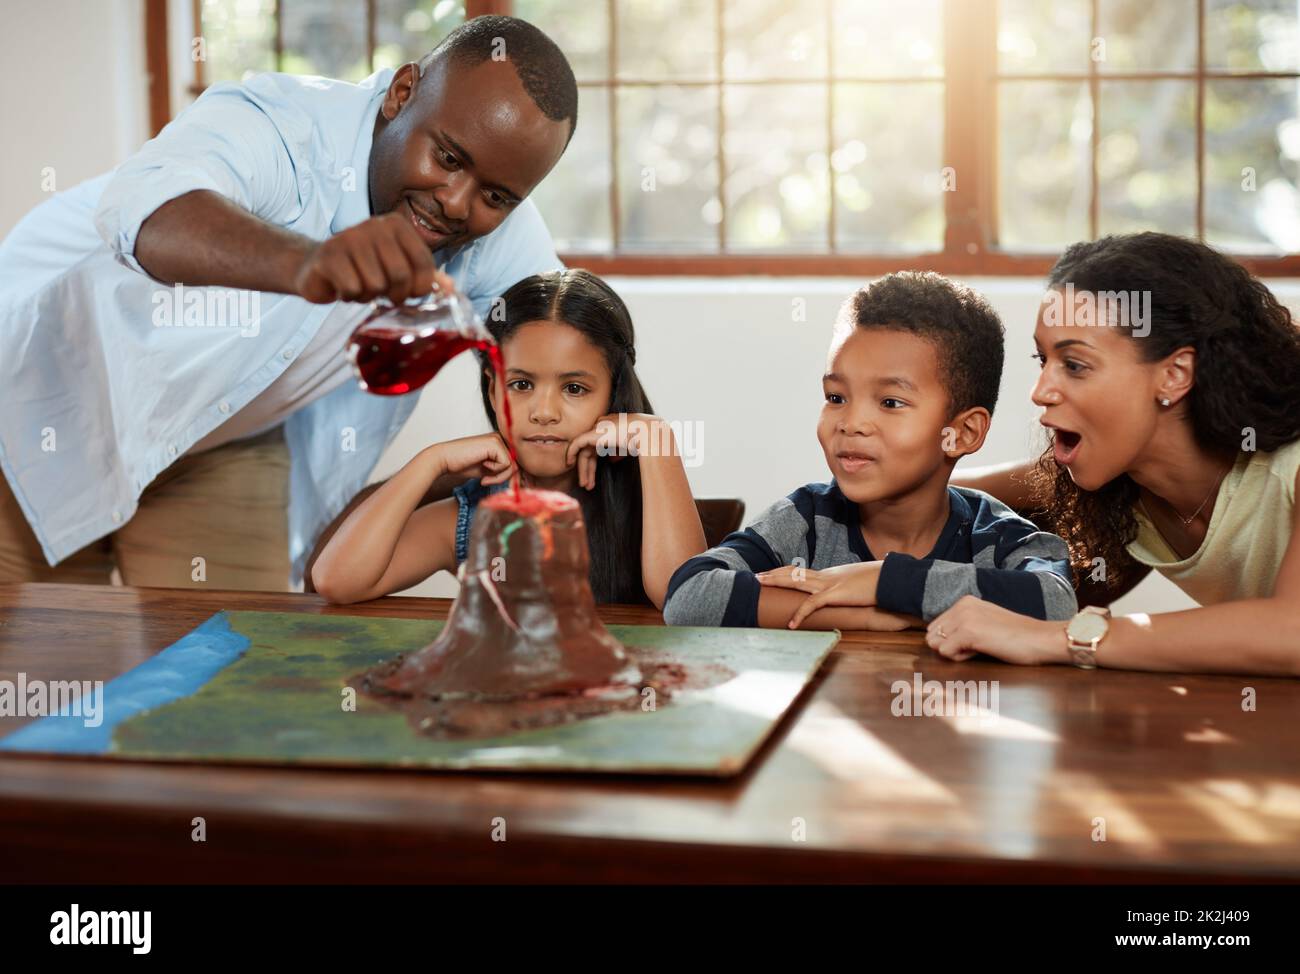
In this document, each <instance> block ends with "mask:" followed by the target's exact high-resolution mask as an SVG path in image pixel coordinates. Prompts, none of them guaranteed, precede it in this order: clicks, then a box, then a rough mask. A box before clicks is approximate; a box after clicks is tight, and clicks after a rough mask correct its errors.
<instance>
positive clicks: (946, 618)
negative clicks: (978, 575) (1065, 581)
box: [925, 595, 1070, 666]
mask: <svg viewBox="0 0 1300 974" xmlns="http://www.w3.org/2000/svg"><path fill="white" fill-rule="evenodd" d="M925 642H926V645H928V646H929V647H930V648H931V649H933V650H934V651H935V652H937V653H938V654H939V655H940V656H944V657H946V658H948V659H951V660H966V659H970V658H971V657H972V656H974V655H975V654H976V653H985V654H987V655H989V656H993V657H996V658H997V659H1000V660H1002V661H1003V662H1004V663H1017V664H1019V665H1021V666H1038V665H1040V664H1043V663H1068V662H1070V655H1069V652H1068V651H1067V646H1068V645H1069V644H1068V642H1067V640H1066V638H1065V623H1064V622H1049V621H1044V620H1042V619H1033V618H1030V617H1029V616H1025V615H1021V614H1020V613H1018V612H1012V611H1011V610H1010V609H1004V608H1003V607H1002V606H1000V605H994V604H993V603H992V602H985V601H984V600H983V599H977V598H976V597H975V596H973V595H964V596H962V597H961V598H960V599H958V600H957V602H956V603H955V604H954V605H953V606H952V608H950V609H949V610H948V611H947V612H944V613H943V614H942V615H938V616H935V618H934V619H932V620H930V625H929V627H928V628H927V629H926V633H925Z"/></svg>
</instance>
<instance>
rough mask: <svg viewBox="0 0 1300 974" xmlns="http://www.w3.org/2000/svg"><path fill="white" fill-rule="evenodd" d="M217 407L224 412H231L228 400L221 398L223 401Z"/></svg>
mask: <svg viewBox="0 0 1300 974" xmlns="http://www.w3.org/2000/svg"><path fill="white" fill-rule="evenodd" d="M217 408H218V409H220V410H221V411H222V412H223V413H228V412H230V403H228V402H226V401H225V400H224V399H223V400H221V403H220V405H218V406H217Z"/></svg>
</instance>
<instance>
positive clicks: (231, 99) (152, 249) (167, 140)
mask: <svg viewBox="0 0 1300 974" xmlns="http://www.w3.org/2000/svg"><path fill="white" fill-rule="evenodd" d="M310 124H311V120H310V119H309V118H306V117H305V116H303V115H302V114H301V112H300V111H299V110H298V109H297V107H296V106H294V105H293V104H291V103H286V104H281V105H276V106H270V105H267V104H265V103H264V102H260V103H259V102H254V101H253V100H252V97H251V96H250V95H249V93H248V92H247V91H245V90H244V89H242V88H240V87H238V86H234V85H219V86H215V87H214V88H212V89H210V90H209V91H208V92H205V93H204V95H203V96H202V97H201V98H200V99H199V100H198V101H197V102H195V103H194V104H193V105H192V106H190V107H189V108H188V109H186V110H185V111H184V112H183V113H182V114H181V115H180V116H179V117H178V118H177V119H176V120H175V121H173V122H172V123H171V124H170V125H168V126H167V127H166V128H165V129H163V131H162V132H161V133H159V135H158V137H157V138H155V139H151V140H150V141H149V142H148V143H146V144H145V145H144V146H143V147H142V148H141V149H140V151H139V152H137V153H136V154H135V155H133V156H131V157H130V158H129V159H127V160H126V161H125V162H124V163H122V165H121V166H119V167H118V169H117V171H116V172H115V173H114V175H113V178H112V179H111V180H110V181H109V184H108V186H106V187H105V189H104V192H103V194H102V195H101V196H100V200H99V205H98V206H97V208H96V211H95V227H96V229H97V230H98V231H99V234H100V236H101V237H102V238H103V239H104V241H105V242H106V243H107V244H108V246H109V247H110V248H111V249H112V251H113V253H114V254H116V255H117V258H118V260H119V261H120V262H121V263H123V264H125V265H126V266H128V267H130V268H132V269H133V270H137V271H141V272H143V273H145V274H148V275H149V276H151V277H153V278H154V279H156V280H158V281H162V282H165V283H167V284H174V283H177V282H179V283H183V284H192V285H196V286H204V285H209V286H211V285H216V286H222V287H232V288H245V289H253V290H261V291H270V292H277V293H281V294H296V295H298V296H300V297H302V298H305V299H306V300H308V301H313V302H316V303H321V304H324V303H329V302H333V301H338V300H351V301H368V300H371V299H373V298H376V297H379V296H380V295H386V296H388V297H389V298H391V299H392V300H394V301H398V300H403V299H405V298H406V297H408V296H410V295H413V294H427V293H429V291H430V290H432V288H433V284H434V274H435V269H434V261H433V255H432V254H431V253H430V252H429V250H428V248H427V247H426V246H425V245H424V243H423V241H422V240H421V239H420V235H419V233H418V232H417V231H416V229H415V227H414V226H412V225H411V223H410V222H409V221H408V220H407V219H405V218H404V217H403V216H402V215H401V214H400V213H391V214H384V215H382V216H379V217H372V218H371V219H369V220H365V221H363V222H361V223H359V224H357V225H356V226H353V227H350V228H348V229H347V230H344V231H343V232H342V233H339V234H336V235H334V236H332V237H330V238H329V239H327V240H324V241H319V240H314V239H311V238H310V237H307V236H304V235H303V234H300V233H297V232H294V231H292V230H289V229H288V227H290V226H293V225H295V224H298V223H299V222H300V221H301V218H302V216H303V214H304V212H306V211H307V209H308V208H309V207H313V206H318V205H319V204H320V203H321V200H320V198H319V192H320V190H319V188H318V187H317V186H316V184H315V182H314V181H313V180H312V179H311V178H310V175H311V174H310V171H309V170H308V168H307V167H305V166H300V165H299V164H298V163H297V162H296V161H295V159H294V158H293V157H292V155H291V152H290V149H289V147H288V146H289V144H290V143H289V142H287V141H286V136H285V132H286V131H294V130H297V129H301V128H302V127H303V126H308V125H310Z"/></svg>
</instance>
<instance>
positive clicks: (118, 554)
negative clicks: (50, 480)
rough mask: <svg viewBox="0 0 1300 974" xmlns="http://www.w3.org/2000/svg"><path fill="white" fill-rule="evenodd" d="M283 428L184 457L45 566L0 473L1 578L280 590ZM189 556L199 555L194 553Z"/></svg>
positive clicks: (283, 573)
mask: <svg viewBox="0 0 1300 974" xmlns="http://www.w3.org/2000/svg"><path fill="white" fill-rule="evenodd" d="M288 511H289V449H288V447H287V446H286V444H285V442H284V431H283V428H281V427H276V428H275V429H274V430H271V431H270V432H268V433H263V434H262V435H260V436H255V437H251V438H249V439H246V440H237V441H235V442H233V443H227V444H225V445H224V446H219V447H217V448H215V449H212V450H207V451H205V452H203V453H198V454H194V455H192V456H183V457H181V458H180V459H179V460H177V461H176V462H175V463H173V464H172V465H171V466H170V467H168V468H167V469H166V470H164V471H163V472H162V473H160V474H159V475H158V476H157V477H156V478H155V479H154V481H153V483H151V484H149V486H148V487H146V488H145V490H144V493H143V494H142V495H141V496H140V504H139V507H138V509H137V510H136V512H135V516H134V517H132V518H131V520H130V521H128V522H127V523H126V524H124V525H122V527H120V528H119V529H118V530H116V531H114V532H113V533H112V534H110V535H108V536H107V537H105V538H101V539H100V540H98V541H95V542H92V543H91V544H88V545H86V547H84V548H82V549H81V550H80V551H78V552H76V553H75V554H73V555H71V556H69V557H68V558H66V559H64V560H63V561H61V562H60V563H59V564H57V565H55V566H54V567H53V568H51V567H50V566H49V565H47V564H46V563H45V556H44V555H43V554H42V553H41V546H40V544H39V543H38V542H37V540H36V536H35V535H34V534H33V533H32V529H31V527H30V526H29V525H28V524H27V519H26V518H25V517H24V516H23V512H22V510H21V509H20V508H19V507H18V502H17V501H16V500H15V499H14V496H13V493H12V492H11V491H10V490H9V484H8V482H7V481H6V480H5V478H4V476H3V475H0V582H65V583H91V584H104V585H107V584H110V583H111V581H112V576H113V569H114V568H116V569H117V571H118V574H119V576H120V578H121V581H122V583H123V584H125V585H143V586H165V587H173V588H213V589H242V590H245V591H270V592H284V591H287V590H288V588H289V518H288ZM196 559H202V560H201V561H196Z"/></svg>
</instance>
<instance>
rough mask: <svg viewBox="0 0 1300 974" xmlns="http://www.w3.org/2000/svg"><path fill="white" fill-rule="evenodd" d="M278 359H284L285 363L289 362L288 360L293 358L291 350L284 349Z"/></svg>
mask: <svg viewBox="0 0 1300 974" xmlns="http://www.w3.org/2000/svg"><path fill="white" fill-rule="evenodd" d="M280 358H282V359H284V360H285V361H286V362H287V361H289V359H291V358H293V349H292V348H286V349H285V350H284V351H283V352H281V353H280Z"/></svg>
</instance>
